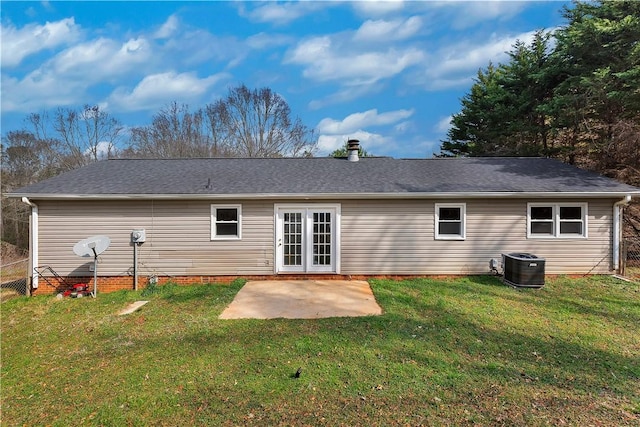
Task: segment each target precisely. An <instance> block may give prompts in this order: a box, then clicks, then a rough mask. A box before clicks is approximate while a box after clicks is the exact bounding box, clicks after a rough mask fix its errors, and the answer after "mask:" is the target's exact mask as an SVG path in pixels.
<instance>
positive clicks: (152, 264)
mask: <svg viewBox="0 0 640 427" xmlns="http://www.w3.org/2000/svg"><path fill="white" fill-rule="evenodd" d="M216 203H218V202H216ZM221 203H237V201H229V202H221ZM39 211H40V236H39V239H40V242H39V243H40V264H41V265H50V266H52V267H53V268H54V269H55V270H56V271H57V272H59V273H60V274H62V275H77V276H83V275H88V274H93V273H91V272H90V271H89V265H90V264H92V262H93V260H92V259H88V258H86V259H85V258H80V257H77V256H76V255H75V254H74V253H73V251H72V248H73V245H74V244H75V243H76V242H77V241H79V240H80V239H84V238H86V237H89V236H92V235H99V234H102V235H106V236H108V237H109V238H110V239H111V246H110V247H109V249H107V250H106V251H105V252H104V253H103V254H102V255H101V256H100V263H99V266H98V272H99V274H100V275H118V276H120V275H127V274H132V272H133V270H132V268H133V246H131V244H130V238H131V237H130V234H131V231H132V230H133V229H136V228H144V229H145V230H146V234H147V240H146V243H144V244H143V245H141V246H140V247H139V251H138V260H139V264H138V265H139V274H140V275H243V274H247V275H249V274H272V273H273V233H274V231H273V204H272V203H269V202H251V201H250V202H243V203H242V240H227V241H225V240H213V241H212V240H211V217H210V215H211V203H209V202H206V201H73V202H71V201H63V202H53V201H41V202H39Z"/></svg>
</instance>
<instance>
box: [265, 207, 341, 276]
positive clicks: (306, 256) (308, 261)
mask: <svg viewBox="0 0 640 427" xmlns="http://www.w3.org/2000/svg"><path fill="white" fill-rule="evenodd" d="M288 210H290V211H292V212H301V213H302V215H303V218H304V220H303V227H304V230H303V241H302V245H303V250H302V255H303V260H302V266H301V267H300V268H287V267H285V266H284V262H283V261H284V254H283V242H282V235H283V232H284V229H283V222H282V217H281V216H280V212H285V211H288ZM317 212H330V213H331V214H332V215H331V265H329V266H326V267H324V266H320V267H319V266H314V265H313V213H317ZM340 215H341V205H340V203H275V204H274V206H273V217H274V224H275V227H274V228H275V233H274V254H275V262H274V268H275V272H276V273H335V274H340Z"/></svg>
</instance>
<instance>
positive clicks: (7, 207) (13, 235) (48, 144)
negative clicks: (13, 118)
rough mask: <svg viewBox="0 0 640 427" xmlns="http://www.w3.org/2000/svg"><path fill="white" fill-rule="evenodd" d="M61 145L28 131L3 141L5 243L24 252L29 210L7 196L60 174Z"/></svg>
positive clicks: (1, 180) (11, 134) (10, 134)
mask: <svg viewBox="0 0 640 427" xmlns="http://www.w3.org/2000/svg"><path fill="white" fill-rule="evenodd" d="M58 145H59V144H58V141H56V140H55V139H41V138H38V137H37V136H36V135H35V134H34V133H32V132H29V131H26V130H19V131H11V132H9V133H7V135H6V136H5V137H3V138H2V169H1V179H0V184H1V185H0V188H1V190H2V194H3V197H2V203H1V205H2V240H4V241H7V242H9V243H12V244H14V245H17V246H18V247H20V248H23V249H24V248H26V247H27V246H28V237H29V229H28V226H29V209H28V207H27V205H25V204H24V203H22V202H21V201H20V200H18V199H9V198H5V197H4V194H5V193H6V192H8V191H11V190H13V189H16V188H18V187H22V186H25V185H29V184H33V183H35V182H38V181H40V180H42V179H45V178H49V177H51V176H54V175H56V174H57V173H59V172H60V170H59V167H58V164H59V155H58V152H57V150H58Z"/></svg>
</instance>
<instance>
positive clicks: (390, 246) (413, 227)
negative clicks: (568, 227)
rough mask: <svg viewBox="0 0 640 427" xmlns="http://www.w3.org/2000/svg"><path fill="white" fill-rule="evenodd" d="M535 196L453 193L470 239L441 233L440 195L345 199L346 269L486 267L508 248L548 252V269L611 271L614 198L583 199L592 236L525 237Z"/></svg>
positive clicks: (459, 270)
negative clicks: (437, 215)
mask: <svg viewBox="0 0 640 427" xmlns="http://www.w3.org/2000/svg"><path fill="white" fill-rule="evenodd" d="M530 201H533V200H528V199H514V200H497V199H493V200H474V199H469V200H464V199H461V200H447V203H466V239H465V240H435V237H434V236H435V233H434V223H435V211H434V209H435V203H436V202H440V201H436V200H406V201H403V200H398V201H384V202H380V201H350V202H343V204H342V273H343V274H482V273H487V272H488V271H489V267H488V266H489V260H490V259H491V258H496V259H498V260H500V258H501V254H502V253H510V252H530V253H533V254H535V255H538V256H540V257H543V258H545V259H546V272H547V273H549V274H569V273H588V272H591V273H607V272H609V271H610V269H611V227H612V205H613V203H614V200H600V199H598V200H580V202H588V219H587V221H588V236H589V237H588V239H527V202H530ZM535 201H536V202H538V201H544V200H535ZM572 202H573V201H572ZM576 202H577V201H576ZM554 203H558V201H557V200H555V201H554Z"/></svg>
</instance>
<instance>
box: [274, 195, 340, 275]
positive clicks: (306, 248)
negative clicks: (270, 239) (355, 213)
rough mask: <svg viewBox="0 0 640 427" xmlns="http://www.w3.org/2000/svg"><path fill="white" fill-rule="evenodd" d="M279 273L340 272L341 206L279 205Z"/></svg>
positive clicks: (277, 239)
mask: <svg viewBox="0 0 640 427" xmlns="http://www.w3.org/2000/svg"><path fill="white" fill-rule="evenodd" d="M275 210H276V272H283V273H286V272H290V273H296V272H297V273H320V272H323V273H338V272H339V271H338V268H339V265H340V263H339V259H340V254H339V240H338V236H340V234H339V227H340V205H330V206H329V205H307V206H305V205H276V208H275Z"/></svg>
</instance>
